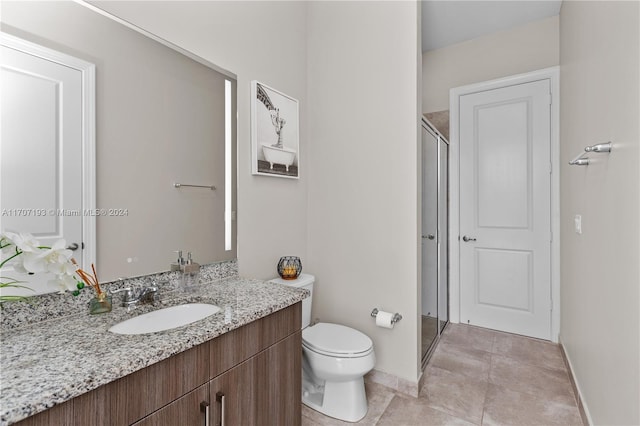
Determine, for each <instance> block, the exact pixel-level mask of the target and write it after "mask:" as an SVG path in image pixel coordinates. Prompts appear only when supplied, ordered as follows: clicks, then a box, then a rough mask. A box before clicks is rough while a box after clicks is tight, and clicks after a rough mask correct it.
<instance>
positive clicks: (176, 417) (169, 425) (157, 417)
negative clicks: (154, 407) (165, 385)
mask: <svg viewBox="0 0 640 426" xmlns="http://www.w3.org/2000/svg"><path fill="white" fill-rule="evenodd" d="M208 401H209V385H206V384H205V385H202V386H200V387H199V388H196V389H194V390H193V391H191V392H189V393H188V394H186V395H184V396H183V397H181V398H178V399H176V400H175V401H173V402H172V403H171V404H169V405H167V406H165V407H163V408H161V409H159V410H158V411H156V412H155V413H152V414H149V415H148V416H147V417H145V418H144V419H142V420H140V421H138V422H136V423H134V426H175V425H180V426H202V425H204V424H206V421H205V411H204V409H203V407H201V405H200V404H201V403H202V402H204V403H207V402H208Z"/></svg>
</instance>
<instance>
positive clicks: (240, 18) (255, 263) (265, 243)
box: [95, 1, 314, 278]
mask: <svg viewBox="0 0 640 426" xmlns="http://www.w3.org/2000/svg"><path fill="white" fill-rule="evenodd" d="M95 4H98V5H99V7H101V8H104V9H105V10H107V11H110V12H112V13H114V14H115V15H117V16H119V17H121V18H123V19H126V20H128V21H130V22H133V23H135V24H136V25H138V26H140V27H142V28H144V29H146V30H148V31H150V32H152V33H154V34H156V35H159V36H160V37H163V38H164V39H166V40H169V41H171V42H173V43H175V44H177V45H179V46H182V47H183V48H185V49H187V50H190V51H192V52H193V53H195V54H197V55H199V56H201V57H203V58H205V59H207V60H209V61H211V62H213V63H214V64H216V65H218V66H220V67H222V68H224V69H227V70H229V71H231V72H233V73H234V74H236V76H237V82H238V259H239V266H240V274H241V275H243V276H250V277H255V278H272V277H274V276H277V272H276V264H277V262H278V259H279V258H280V257H281V256H284V255H296V256H300V257H301V258H302V261H303V266H306V264H305V261H306V256H307V182H308V179H309V175H310V171H309V169H308V168H307V166H308V162H307V158H308V149H309V148H308V142H307V139H308V137H307V128H306V116H307V115H306V108H307V102H306V92H307V74H306V19H307V18H306V11H307V5H306V3H304V2H261V1H257V2H250V1H247V2H244V1H243V2H236V1H211V2H182V1H140V2H136V1H126V2H111V1H107V2H98V3H95ZM251 80H258V81H260V82H262V83H264V84H266V85H268V86H271V87H273V88H274V89H277V90H279V91H281V92H283V93H286V94H287V95H289V96H291V97H293V98H295V99H298V101H299V102H300V179H299V180H293V179H283V178H275V177H264V176H253V175H252V174H251V139H250V129H251V126H250V119H249V116H250V113H249V111H250V107H249V105H250V83H251ZM306 272H311V273H312V272H314V271H312V270H310V269H306Z"/></svg>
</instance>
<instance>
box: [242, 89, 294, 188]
mask: <svg viewBox="0 0 640 426" xmlns="http://www.w3.org/2000/svg"><path fill="white" fill-rule="evenodd" d="M298 128H299V120H298V101H297V100H296V99H293V98H292V97H290V96H287V95H285V94H284V93H282V92H279V91H277V90H275V89H272V88H271V87H269V86H266V85H264V84H262V83H259V82H257V81H255V80H254V81H252V82H251V144H252V172H253V174H254V175H262V176H279V177H286V178H292V179H298V178H299V176H300V175H299V164H300V157H299V155H300V148H299V129H298Z"/></svg>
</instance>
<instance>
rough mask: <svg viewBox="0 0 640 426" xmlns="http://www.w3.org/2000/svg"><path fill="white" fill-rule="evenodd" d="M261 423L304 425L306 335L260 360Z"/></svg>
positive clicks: (286, 341)
mask: <svg viewBox="0 0 640 426" xmlns="http://www.w3.org/2000/svg"><path fill="white" fill-rule="evenodd" d="M256 367H257V373H258V374H257V376H256V379H257V381H258V386H257V389H258V394H257V395H256V398H257V402H258V405H257V410H258V411H257V419H258V423H259V424H261V425H279V426H280V425H283V426H284V425H286V426H289V425H298V426H299V425H300V424H301V421H302V412H301V410H302V406H301V404H302V402H301V400H302V332H301V331H298V332H297V333H295V334H292V335H291V336H289V337H287V338H286V339H284V340H281V341H280V342H279V343H277V344H275V345H273V346H271V347H270V348H269V349H267V350H265V351H263V352H261V353H260V354H259V355H258V356H256Z"/></svg>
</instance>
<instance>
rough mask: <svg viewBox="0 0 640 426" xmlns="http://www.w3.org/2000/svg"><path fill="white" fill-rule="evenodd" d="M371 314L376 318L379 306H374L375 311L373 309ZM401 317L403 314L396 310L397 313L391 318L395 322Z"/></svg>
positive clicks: (392, 322)
mask: <svg viewBox="0 0 640 426" xmlns="http://www.w3.org/2000/svg"><path fill="white" fill-rule="evenodd" d="M371 316H372V317H374V318H375V317H377V316H378V308H373V311H371ZM401 319H402V315H400V314H399V313H397V312H396V313H395V314H393V318H391V324H395V323H397V322H398V321H400V320H401Z"/></svg>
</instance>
